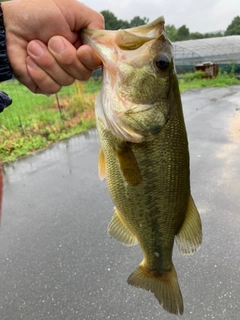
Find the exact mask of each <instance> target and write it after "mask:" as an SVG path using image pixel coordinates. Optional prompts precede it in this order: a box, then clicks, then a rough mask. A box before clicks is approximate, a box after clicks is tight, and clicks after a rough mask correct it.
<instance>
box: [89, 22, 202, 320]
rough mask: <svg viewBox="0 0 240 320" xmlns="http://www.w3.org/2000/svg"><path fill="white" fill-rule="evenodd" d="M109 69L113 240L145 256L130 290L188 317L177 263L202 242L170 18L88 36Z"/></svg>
mask: <svg viewBox="0 0 240 320" xmlns="http://www.w3.org/2000/svg"><path fill="white" fill-rule="evenodd" d="M83 39H84V42H85V43H87V44H89V45H90V46H91V47H92V48H93V49H94V50H95V52H96V54H97V55H98V57H99V58H100V59H101V61H102V63H103V78H102V87H101V90H100V92H99V94H98V96H97V99H96V123H97V129H98V133H99V138H100V145H101V150H100V154H99V176H100V178H101V179H103V178H105V177H106V181H107V185H108V189H109V192H110V195H111V198H112V200H113V203H114V205H115V207H114V214H113V217H112V220H111V221H110V223H109V226H108V232H109V234H110V236H111V237H113V238H114V239H116V240H118V241H120V242H122V243H123V244H125V245H128V246H131V245H135V244H137V243H138V244H139V245H140V247H141V249H142V251H143V255H144V259H143V261H142V262H141V263H140V265H139V266H138V268H137V269H136V270H135V271H134V272H133V273H132V274H131V275H130V276H129V278H128V283H129V284H130V285H133V286H135V287H140V288H143V289H146V290H148V291H151V292H153V293H154V295H155V297H156V298H157V299H158V301H159V303H160V304H161V305H162V307H163V308H164V309H165V310H167V311H168V312H170V313H173V314H182V313H183V300H182V295H181V291H180V288H179V285H178V279H177V274H176V271H175V268H174V265H173V262H172V251H173V245H174V239H176V242H177V246H178V248H179V250H180V252H181V253H182V254H183V255H188V254H192V253H194V252H195V251H196V250H197V249H198V248H199V246H200V244H201V240H202V227H201V220H200V217H199V213H198V211H197V208H196V206H195V204H194V201H193V199H192V196H191V192H190V178H189V152H188V141H187V134H186V129H185V124H184V118H183V113H182V105H181V98H180V93H179V88H178V81H177V76H176V72H175V67H174V61H173V48H172V45H171V42H170V41H169V39H168V38H167V36H166V33H165V31H164V18H163V17H160V18H158V19H157V20H155V21H153V22H152V23H149V24H147V25H145V26H140V27H135V28H131V29H126V30H118V31H106V30H104V31H103V30H101V31H100V30H95V31H93V30H84V31H83Z"/></svg>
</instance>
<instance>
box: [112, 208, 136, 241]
mask: <svg viewBox="0 0 240 320" xmlns="http://www.w3.org/2000/svg"><path fill="white" fill-rule="evenodd" d="M114 210H115V211H114V214H113V216H112V220H111V221H110V223H109V225H108V233H109V235H110V236H111V237H113V238H114V239H115V240H117V241H119V242H121V243H123V244H125V245H126V246H134V245H136V244H137V238H136V237H135V235H134V234H133V233H132V232H131V231H130V230H129V229H128V227H127V226H126V225H125V223H124V221H123V220H122V219H121V217H120V215H119V213H118V211H117V209H116V208H114Z"/></svg>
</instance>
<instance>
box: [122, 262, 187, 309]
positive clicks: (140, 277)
mask: <svg viewBox="0 0 240 320" xmlns="http://www.w3.org/2000/svg"><path fill="white" fill-rule="evenodd" d="M128 284H130V285H132V286H135V287H139V288H142V289H145V290H148V291H151V292H153V293H154V295H155V297H156V298H157V299H158V301H159V303H160V305H161V306H162V307H163V309H165V310H166V311H168V312H170V313H173V314H183V299H182V294H181V291H180V288H179V285H178V279H177V273H176V271H175V268H174V265H172V269H171V270H170V271H168V272H165V273H159V272H157V271H156V270H154V271H151V270H149V269H147V268H146V267H145V266H144V263H141V264H140V265H139V266H138V268H137V269H136V270H135V271H134V272H133V273H132V274H131V275H130V276H129V278H128Z"/></svg>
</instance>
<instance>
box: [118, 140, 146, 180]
mask: <svg viewBox="0 0 240 320" xmlns="http://www.w3.org/2000/svg"><path fill="white" fill-rule="evenodd" d="M115 151H116V156H117V159H118V162H119V166H120V169H121V173H122V175H123V177H124V179H125V180H126V182H127V183H129V184H130V185H136V184H139V183H140V182H141V180H142V178H141V173H140V170H139V167H138V163H137V160H136V158H135V156H134V153H133V151H132V149H131V148H130V146H129V145H128V144H127V143H125V142H124V143H122V144H121V146H120V147H117V148H116V149H115Z"/></svg>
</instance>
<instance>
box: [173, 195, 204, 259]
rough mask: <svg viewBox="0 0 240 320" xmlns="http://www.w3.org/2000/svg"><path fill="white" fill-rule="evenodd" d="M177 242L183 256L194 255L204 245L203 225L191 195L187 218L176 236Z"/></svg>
mask: <svg viewBox="0 0 240 320" xmlns="http://www.w3.org/2000/svg"><path fill="white" fill-rule="evenodd" d="M176 242H177V246H178V249H179V251H180V252H181V254H182V255H190V254H193V253H194V252H195V251H197V250H198V249H199V247H200V245H201V243H202V223H201V219H200V216H199V213H198V210H197V208H196V205H195V203H194V201H193V198H192V196H191V195H190V196H189V201H188V208H187V213H186V218H185V220H184V222H183V225H182V227H181V229H180V231H179V233H178V234H177V235H176Z"/></svg>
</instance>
